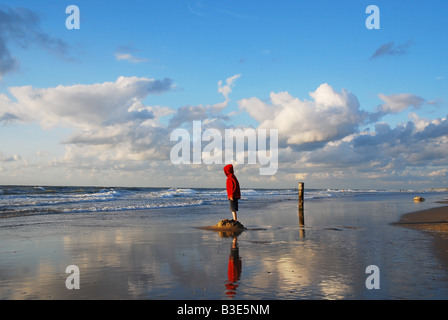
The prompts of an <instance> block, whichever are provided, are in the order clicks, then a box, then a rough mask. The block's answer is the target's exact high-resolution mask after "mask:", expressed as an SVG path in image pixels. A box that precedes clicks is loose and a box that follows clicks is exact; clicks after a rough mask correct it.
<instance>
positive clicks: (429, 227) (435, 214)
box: [394, 201, 448, 270]
mask: <svg viewBox="0 0 448 320" xmlns="http://www.w3.org/2000/svg"><path fill="white" fill-rule="evenodd" d="M438 203H444V204H447V205H446V206H442V207H436V208H432V209H427V210H421V211H416V212H411V213H408V214H405V215H403V216H402V217H401V218H400V220H399V221H398V222H396V223H394V224H395V225H399V226H403V227H408V228H412V229H416V230H421V231H424V232H426V233H428V234H430V235H432V236H433V238H434V251H435V254H436V255H437V256H438V258H439V259H440V261H441V263H442V264H441V266H440V267H441V268H443V269H445V270H448V242H447V240H448V201H438Z"/></svg>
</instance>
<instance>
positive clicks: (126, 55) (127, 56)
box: [115, 53, 148, 63]
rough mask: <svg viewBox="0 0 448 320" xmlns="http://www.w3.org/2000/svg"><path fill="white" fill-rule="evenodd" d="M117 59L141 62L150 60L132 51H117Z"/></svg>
mask: <svg viewBox="0 0 448 320" xmlns="http://www.w3.org/2000/svg"><path fill="white" fill-rule="evenodd" d="M115 59H117V61H121V60H125V61H129V62H132V63H141V62H146V61H148V59H145V58H139V57H135V56H133V55H132V54H130V53H115Z"/></svg>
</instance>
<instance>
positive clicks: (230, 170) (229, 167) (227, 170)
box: [224, 164, 233, 176]
mask: <svg viewBox="0 0 448 320" xmlns="http://www.w3.org/2000/svg"><path fill="white" fill-rule="evenodd" d="M224 173H225V174H226V176H229V175H230V174H233V165H231V164H228V165H226V166H225V167H224Z"/></svg>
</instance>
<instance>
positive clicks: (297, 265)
mask: <svg viewBox="0 0 448 320" xmlns="http://www.w3.org/2000/svg"><path fill="white" fill-rule="evenodd" d="M0 190H1V191H0V217H2V218H0V240H1V241H0V270H1V278H0V285H1V286H0V297H1V298H2V299H85V298H87V299H102V298H105V299H194V300H196V299H220V300H221V299H288V300H292V299H408V298H410V299H446V298H448V280H447V274H446V268H444V267H443V266H442V262H441V261H440V260H438V257H437V256H436V255H435V252H434V251H433V247H432V239H431V237H430V236H428V235H427V234H425V233H422V232H419V231H416V230H411V229H407V228H402V227H397V226H394V225H391V223H393V222H395V221H397V220H398V219H399V217H400V215H401V214H404V213H406V212H411V211H416V210H421V209H426V208H430V207H435V206H438V205H440V204H437V203H436V202H435V201H437V200H444V199H445V196H446V194H445V193H442V192H432V191H423V192H418V194H417V193H416V191H412V190H407V191H401V190H393V191H390V190H330V189H319V190H317V189H316V190H312V189H309V190H306V191H305V206H304V224H301V221H300V219H299V214H298V208H297V190H296V189H285V190H276V189H273V190H260V189H253V190H242V198H243V199H242V200H241V201H240V212H239V220H240V221H241V222H242V223H243V224H244V225H245V226H246V227H247V228H248V229H247V230H246V231H244V232H243V233H241V234H239V235H233V236H232V235H228V234H220V233H217V232H213V231H208V230H202V229H198V228H197V227H201V226H208V225H213V224H215V223H217V222H218V221H219V220H220V219H223V218H231V215H230V213H229V209H228V203H227V200H226V193H225V190H223V189H186V188H183V189H182V188H110V187H107V188H103V187H45V186H39V187H30V186H1V187H0ZM415 195H420V196H423V197H425V198H426V201H425V202H423V203H414V202H413V197H414V196H415ZM70 265H76V266H77V267H78V268H79V272H80V288H79V289H73V290H69V289H67V287H66V285H65V281H66V279H67V277H69V274H66V273H65V270H66V268H67V266H70ZM371 265H374V266H377V267H378V270H379V289H369V288H368V287H367V286H366V279H367V277H368V276H369V274H368V273H366V268H367V267H368V266H371Z"/></svg>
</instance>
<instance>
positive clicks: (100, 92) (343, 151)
mask: <svg viewBox="0 0 448 320" xmlns="http://www.w3.org/2000/svg"><path fill="white" fill-rule="evenodd" d="M71 4H76V5H77V6H78V8H79V12H80V25H79V26H80V28H79V29H68V28H67V27H66V20H67V18H69V22H74V21H75V20H71V17H70V13H66V8H67V6H69V5H71ZM371 4H375V5H376V6H377V7H378V9H379V20H377V21H375V20H372V21H370V16H371V14H373V12H368V13H366V8H367V7H368V6H369V5H371ZM447 12H448V3H447V2H446V1H435V0H430V1H421V0H415V1H408V0H407V1H401V0H394V1H390V0H388V1H383V0H377V1H360V0H345V1H333V0H318V1H316V0H303V1H302V0H280V1H272V0H244V1H241V0H238V1H233V0H226V1H223V0H216V1H215V0H214V1H209V0H198V1H193V0H191V1H189V0H184V1H180V0H170V1H159V0H154V1H151V0H144V1H143V0H127V1H121V0H116V1H106V0H95V1H92V0H89V1H83V0H77V1H62V0H61V1H54V0H27V1H24V0H15V1H4V0H0V136H1V140H0V185H1V184H32V185H102V186H168V187H170V186H177V187H199V186H203V187H222V185H223V183H224V179H225V176H224V174H223V172H222V167H223V165H222V164H212V165H206V164H204V163H202V164H173V163H172V161H171V159H170V150H172V148H173V146H174V145H175V144H176V142H173V141H170V134H171V133H172V132H173V130H175V129H177V128H184V129H186V130H188V131H189V132H192V125H193V121H201V123H202V125H203V127H204V129H206V128H208V129H217V130H220V132H223V131H224V130H225V129H232V128H234V129H235V128H241V129H247V128H252V129H255V130H260V129H268V130H269V129H276V130H278V171H277V172H276V174H275V175H270V176H269V175H268V176H263V175H260V174H259V168H260V166H261V164H260V163H258V164H248V163H247V161H246V162H245V163H236V164H235V167H236V173H237V176H238V178H239V180H240V182H241V184H242V186H243V187H249V188H255V187H268V188H271V187H286V188H290V187H296V186H297V182H298V181H304V182H305V184H306V186H307V187H310V188H372V189H379V188H385V189H421V188H431V187H447V186H448V176H447V173H448V157H447V156H448V122H447V114H448V38H447V36H446V31H447V30H448V19H446V16H447ZM366 20H368V22H371V23H379V29H370V28H367V26H366ZM205 144H206V143H205V142H203V145H202V146H205Z"/></svg>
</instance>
